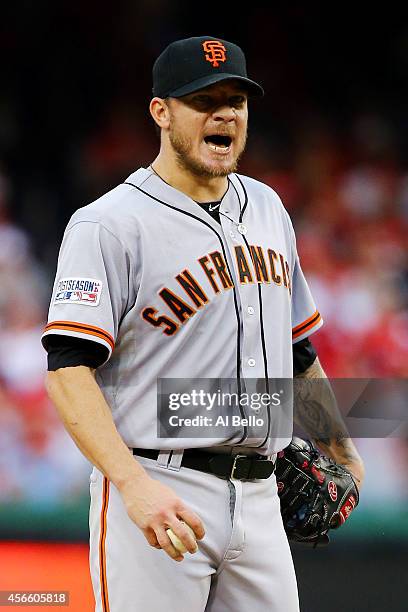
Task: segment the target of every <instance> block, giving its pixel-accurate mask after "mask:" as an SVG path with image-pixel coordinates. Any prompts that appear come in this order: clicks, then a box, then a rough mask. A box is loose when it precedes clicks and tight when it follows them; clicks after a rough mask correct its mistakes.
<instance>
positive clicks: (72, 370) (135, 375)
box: [42, 36, 363, 612]
mask: <svg viewBox="0 0 408 612" xmlns="http://www.w3.org/2000/svg"><path fill="white" fill-rule="evenodd" d="M262 94H263V90H262V88H261V86H260V85H259V84H257V83H256V82H254V81H253V80H251V79H249V78H248V76H247V71H246V62H245V57H244V54H243V52H242V50H241V49H240V48H239V47H238V46H237V45H235V44H233V43H231V42H228V41H225V40H221V39H218V38H214V37H210V36H202V37H194V38H189V39H184V40H179V41H176V42H173V43H172V44H170V45H169V46H168V47H167V48H166V49H165V50H164V51H163V52H162V54H161V55H160V56H159V57H158V59H157V60H156V62H155V64H154V67H153V99H152V100H151V102H150V113H151V116H152V118H153V120H154V122H155V124H156V126H157V127H158V129H159V131H160V151H159V153H158V156H157V157H156V159H155V160H154V161H153V162H152V163H151V165H150V166H149V167H146V168H140V169H138V170H137V171H136V172H134V173H133V174H131V175H130V176H129V177H128V178H127V179H126V180H125V181H124V182H123V183H122V184H121V185H119V186H117V187H115V188H114V189H112V191H110V192H109V193H107V194H105V195H104V196H102V197H101V198H99V199H98V200H96V201H95V202H93V203H92V204H89V205H88V206H85V207H84V208H81V209H79V210H78V211H77V212H76V213H75V214H74V215H73V217H72V218H71V220H70V221H69V223H68V226H67V228H66V231H65V234H64V238H63V241H62V246H61V250H60V254H59V260H58V269H57V273H56V279H55V285H54V290H53V294H52V298H51V305H50V310H49V319H48V325H47V326H46V329H45V332H44V335H43V340H42V341H43V344H44V347H45V348H46V350H47V351H48V363H49V366H48V369H49V373H48V378H47V389H48V392H49V395H50V397H51V398H52V400H53V401H54V403H55V405H56V407H57V410H58V412H59V414H60V416H61V419H62V421H63V422H64V424H65V426H66V428H67V430H68V431H69V433H70V435H71V436H72V438H73V439H74V441H75V442H76V444H77V445H78V447H79V448H80V450H81V451H82V452H83V454H84V455H85V456H86V457H87V458H88V459H89V460H90V461H91V462H92V463H93V465H94V466H95V467H94V469H93V472H92V475H91V478H90V492H91V506H90V515H89V526H90V567H91V575H92V582H93V588H94V593H95V600H96V610H98V611H103V612H107V611H109V610H110V611H111V612H130V611H136V610H148V611H151V612H159V611H161V610H168V611H169V612H176V611H177V612H202V611H204V610H206V611H211V612H228V611H231V612H248V610H270V611H272V612H295V611H297V610H298V609H299V604H298V594H297V586H296V579H295V573H294V568H293V562H292V558H291V553H290V548H289V545H288V541H287V537H286V535H285V532H284V529H283V526H282V518H281V514H280V506H279V498H278V495H277V487H276V479H275V477H274V474H273V471H274V462H275V457H276V453H277V452H278V451H279V450H281V449H282V448H284V447H285V446H286V445H287V444H288V443H289V441H290V439H291V432H290V431H287V432H286V433H285V434H284V435H278V434H277V429H276V423H275V418H274V414H275V413H274V411H273V406H272V405H268V406H267V407H266V408H265V410H264V416H265V418H264V419H259V421H260V422H257V423H256V425H255V426H254V427H252V426H251V422H250V419H249V416H250V415H249V409H248V408H245V406H244V407H241V413H240V414H241V416H242V417H243V418H242V419H241V420H238V421H237V422H236V423H235V422H234V425H232V426H230V427H226V428H225V431H224V430H221V433H220V434H219V435H218V437H211V436H207V435H205V433H203V435H202V436H200V435H186V427H184V428H183V427H182V429H181V431H179V432H178V434H175V435H171V432H170V433H169V435H168V436H167V437H163V436H162V435H159V432H158V423H157V419H158V412H157V410H158V388H159V381H172V384H173V383H177V381H178V380H179V379H186V378H189V379H193V380H199V379H206V380H208V379H217V380H233V381H236V383H237V386H238V389H239V391H240V392H242V391H243V389H248V388H250V387H251V386H250V384H249V383H247V384H246V381H250V380H257V381H265V385H266V387H265V388H266V389H267V388H268V387H267V384H268V380H272V379H291V378H292V377H293V375H294V374H295V375H296V374H298V375H302V376H304V377H307V376H309V375H310V376H324V373H322V370H321V367H320V365H319V363H318V359H317V357H316V353H315V351H314V349H313V346H312V344H311V342H310V340H309V336H310V335H311V334H312V333H314V332H315V331H316V330H317V329H319V327H320V326H321V325H322V319H321V316H320V314H319V312H318V311H317V309H316V306H315V304H314V302H313V299H312V296H311V294H310V291H309V289H308V286H307V283H306V280H305V278H304V275H303V273H302V270H301V267H300V264H299V257H298V255H297V251H296V243H295V236H294V232H293V228H292V225H291V221H290V219H289V216H288V214H287V213H286V211H285V209H284V207H283V205H282V203H281V201H280V199H279V197H278V196H277V194H276V193H275V192H274V191H273V190H272V189H270V188H269V187H267V186H266V185H264V184H262V183H259V182H258V181H256V180H254V179H252V178H248V177H246V176H240V175H239V174H237V173H236V169H237V162H238V160H239V158H240V156H241V154H242V153H243V151H244V148H245V141H246V134H247V119H248V98H249V97H252V96H260V95H262ZM245 385H246V386H245ZM195 392H196V390H195ZM176 396H177V397H179V395H177V394H176ZM207 408H208V407H207ZM324 411H326V412H324ZM174 414H175V412H174ZM322 414H324V415H325V417H324V418H325V419H326V420H327V419H330V418H331V412H330V408H325V407H322ZM304 416H305V418H304V419H303V422H304V423H305V422H306V421H307V420H308V415H307V414H306V415H304ZM309 420H310V419H309ZM184 424H186V423H184ZM187 433H188V432H187ZM315 437H317V436H315ZM320 442H321V444H322V445H325V449H326V450H328V452H330V453H331V454H332V456H334V458H336V459H340V460H341V461H342V462H343V463H345V464H348V465H350V466H351V467H352V468H353V473H354V474H355V475H356V476H357V477H359V478H360V480H361V478H362V472H363V468H362V464H361V460H360V458H359V456H358V454H357V451H356V450H355V448H354V447H353V445H352V443H351V442H350V441H348V440H346V439H345V438H344V437H340V436H337V438H336V440H334V439H332V438H327V437H326V438H325V439H322V440H320ZM189 528H190V529H189ZM177 538H178V539H177ZM183 547H184V548H183ZM175 561H178V562H180V563H176V562H175Z"/></svg>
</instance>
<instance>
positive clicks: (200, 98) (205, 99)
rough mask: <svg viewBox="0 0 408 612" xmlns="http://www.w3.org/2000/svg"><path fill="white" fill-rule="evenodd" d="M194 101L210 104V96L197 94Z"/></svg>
mask: <svg viewBox="0 0 408 612" xmlns="http://www.w3.org/2000/svg"><path fill="white" fill-rule="evenodd" d="M194 102H196V103H197V104H210V102H211V98H210V96H197V97H196V98H194Z"/></svg>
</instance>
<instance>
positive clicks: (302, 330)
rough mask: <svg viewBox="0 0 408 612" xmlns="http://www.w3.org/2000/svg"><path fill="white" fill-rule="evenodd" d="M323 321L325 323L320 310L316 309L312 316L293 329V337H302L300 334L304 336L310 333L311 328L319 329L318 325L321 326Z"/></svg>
mask: <svg viewBox="0 0 408 612" xmlns="http://www.w3.org/2000/svg"><path fill="white" fill-rule="evenodd" d="M322 323H323V320H322V317H321V315H320V312H319V311H317V310H316V312H314V313H313V314H312V316H311V317H309V318H308V319H306V321H303V323H300V324H299V325H296V327H294V328H293V329H292V339H293V340H296V339H297V338H300V336H303V335H304V334H309V333H310V330H311V329H313V328H316V329H317V326H319V327H320V325H322Z"/></svg>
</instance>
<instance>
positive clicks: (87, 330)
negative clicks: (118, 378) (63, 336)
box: [44, 321, 115, 351]
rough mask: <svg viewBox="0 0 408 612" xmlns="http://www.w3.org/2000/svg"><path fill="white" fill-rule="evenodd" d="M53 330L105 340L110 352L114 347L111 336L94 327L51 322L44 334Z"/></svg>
mask: <svg viewBox="0 0 408 612" xmlns="http://www.w3.org/2000/svg"><path fill="white" fill-rule="evenodd" d="M53 329H60V330H64V331H74V332H81V333H82V334H88V335H89V336H96V337H97V338H101V339H102V340H105V342H107V343H108V344H109V346H110V347H111V349H112V351H113V349H114V346H115V341H114V339H113V338H112V336H111V335H110V334H108V332H106V331H105V330H104V329H101V328H100V327H95V326H94V325H84V324H83V323H77V322H76V321H53V322H52V323H48V325H47V326H46V327H45V330H44V332H49V331H52V330H53Z"/></svg>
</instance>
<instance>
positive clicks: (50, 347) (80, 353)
mask: <svg viewBox="0 0 408 612" xmlns="http://www.w3.org/2000/svg"><path fill="white" fill-rule="evenodd" d="M43 345H44V348H45V350H46V351H47V352H48V370H49V371H50V372H55V370H59V369H60V368H73V367H76V366H81V365H83V366H87V367H88V368H98V367H99V366H101V365H102V364H103V363H105V361H106V360H107V358H108V355H109V351H108V349H107V348H106V347H105V346H103V345H102V344H100V343H99V342H93V341H92V340H84V339H83V338H74V337H73V336H62V335H59V334H50V335H48V336H45V337H44V338H43Z"/></svg>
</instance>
